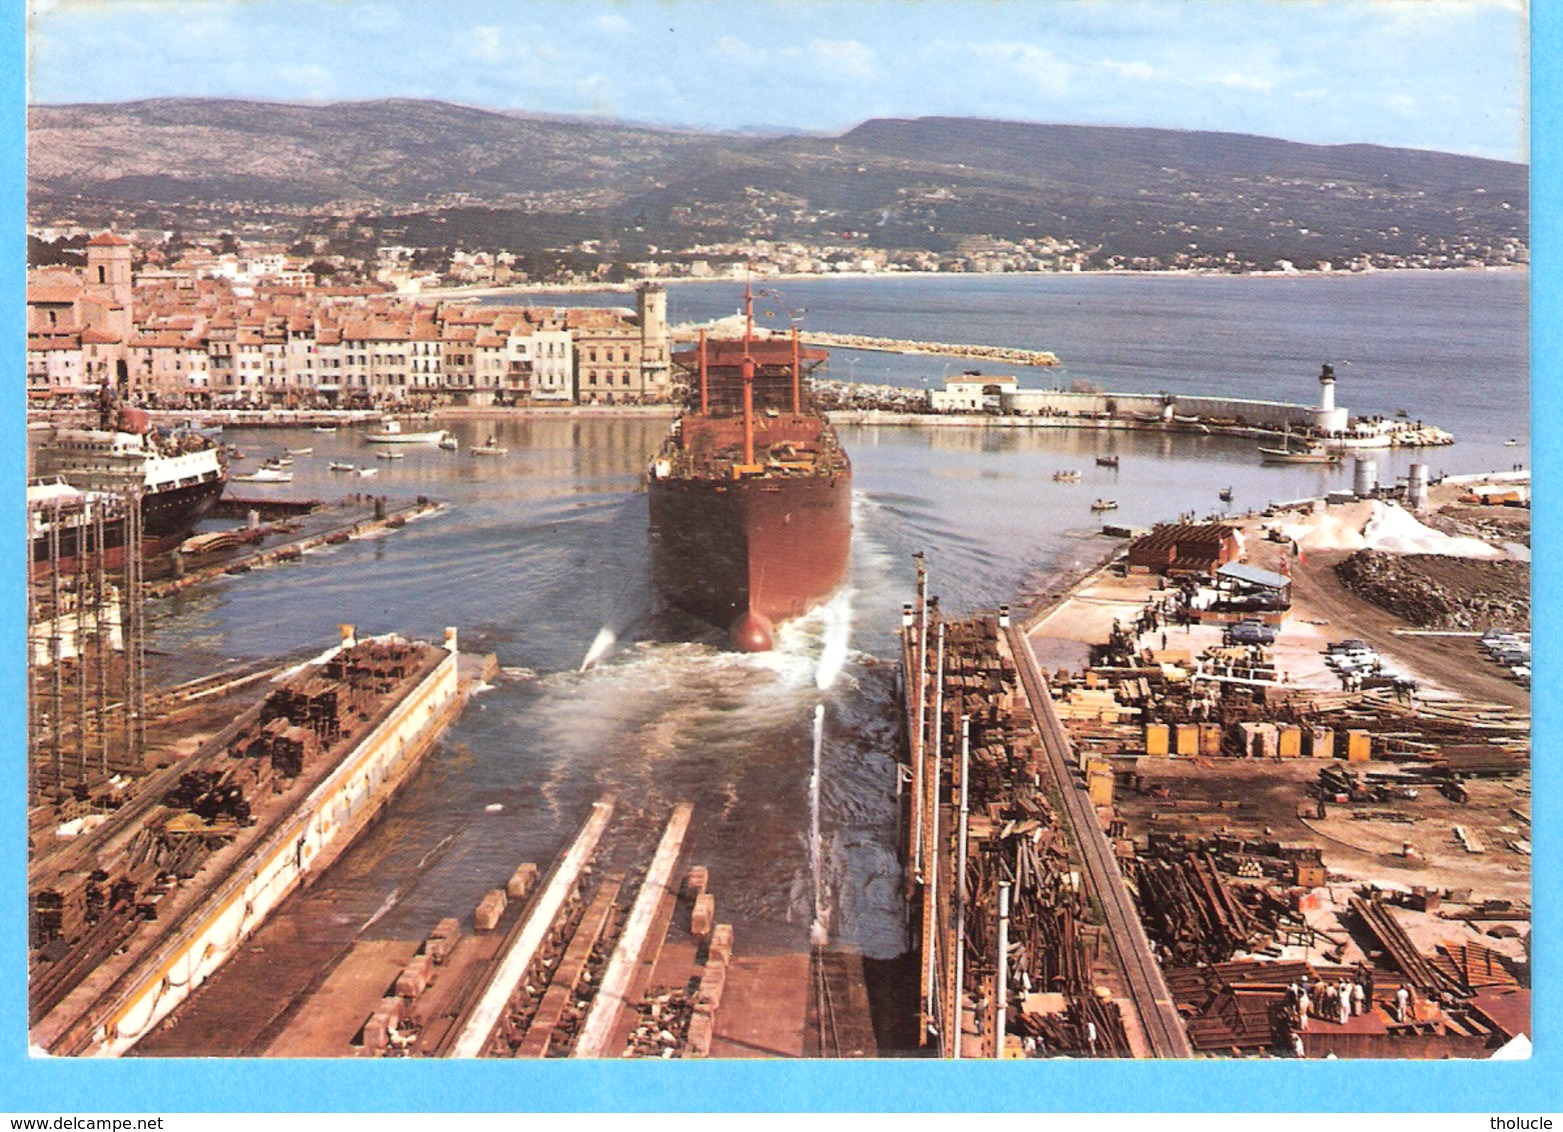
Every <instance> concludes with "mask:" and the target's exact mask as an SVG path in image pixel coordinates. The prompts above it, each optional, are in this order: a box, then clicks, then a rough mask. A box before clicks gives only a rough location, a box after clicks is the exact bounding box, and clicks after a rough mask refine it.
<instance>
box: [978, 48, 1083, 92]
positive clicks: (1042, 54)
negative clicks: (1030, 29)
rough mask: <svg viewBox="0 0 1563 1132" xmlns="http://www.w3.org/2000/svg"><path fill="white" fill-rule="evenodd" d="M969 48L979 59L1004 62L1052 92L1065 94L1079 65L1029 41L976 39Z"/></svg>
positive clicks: (1022, 76)
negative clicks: (976, 41) (989, 41)
mask: <svg viewBox="0 0 1563 1132" xmlns="http://www.w3.org/2000/svg"><path fill="white" fill-rule="evenodd" d="M969 50H970V51H971V53H972V54H973V55H975V56H977V58H978V59H981V60H986V61H988V62H989V63H991V64H995V65H1003V66H1006V67H1008V68H1009V69H1010V70H1012V71H1013V72H1014V73H1015V75H1016V77H1018V78H1021V79H1025V80H1026V81H1028V82H1030V83H1031V84H1032V85H1034V86H1036V87H1039V88H1040V89H1041V90H1043V91H1045V92H1046V93H1048V94H1064V93H1065V92H1067V91H1068V89H1069V80H1070V79H1071V78H1072V77H1073V76H1074V74H1075V72H1076V71H1077V70H1078V69H1079V68H1077V67H1076V66H1075V65H1074V64H1073V63H1065V62H1064V61H1063V60H1061V59H1059V57H1058V56H1057V55H1055V54H1053V52H1051V51H1049V50H1048V49H1047V48H1045V47H1035V46H1032V45H1031V44H1029V43H973V44H970V45H969Z"/></svg>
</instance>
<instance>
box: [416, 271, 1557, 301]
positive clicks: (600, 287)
mask: <svg viewBox="0 0 1563 1132" xmlns="http://www.w3.org/2000/svg"><path fill="white" fill-rule="evenodd" d="M1529 270H1530V269H1529V268H1528V267H1524V266H1513V267H1480V268H1477V267H1450V268H1438V267H1393V268H1379V269H1377V270H1374V271H1248V272H1243V273H1241V274H1238V273H1236V272H1230V271H1170V270H1159V271H1111V270H1101V269H1096V270H1090V271H873V272H868V271H842V272H832V273H830V274H828V275H827V274H824V273H821V272H811V271H794V272H782V273H780V274H776V275H759V276H756V277H755V279H754V282H756V283H759V284H761V285H762V286H763V285H764V284H766V283H768V282H771V281H776V280H780V281H783V282H791V283H795V282H809V281H824V280H832V279H843V280H847V279H850V280H857V281H862V282H870V283H885V282H892V281H894V280H897V279H1003V278H1015V277H1020V278H1027V279H1034V278H1042V279H1054V278H1074V277H1078V276H1091V277H1099V276H1114V277H1118V278H1134V277H1140V276H1155V277H1158V278H1185V277H1186V278H1191V279H1212V278H1230V279H1366V278H1371V277H1372V276H1375V275H1391V274H1393V275H1409V274H1438V275H1448V274H1460V273H1467V274H1490V273H1495V272H1513V271H1529ZM736 282H742V280H740V279H739V278H738V277H737V276H731V277H726V278H724V277H710V278H704V279H693V278H690V277H689V276H678V277H676V278H668V277H656V278H646V279H634V280H629V281H627V282H624V283H512V284H508V285H506V286H503V287H441V288H438V289H435V290H430V291H417V292H407V293H402V292H397V294H398V295H399V296H400V297H402V298H408V299H452V300H461V299H488V298H501V297H503V296H506V295H537V294H546V295H553V294H571V295H593V294H604V295H612V294H622V295H625V296H631V295H633V294H634V293H635V288H637V287H639V286H640V285H641V284H642V283H657V284H661V285H662V286H665V287H678V286H682V285H685V284H691V285H699V284H707V285H710V284H716V283H736Z"/></svg>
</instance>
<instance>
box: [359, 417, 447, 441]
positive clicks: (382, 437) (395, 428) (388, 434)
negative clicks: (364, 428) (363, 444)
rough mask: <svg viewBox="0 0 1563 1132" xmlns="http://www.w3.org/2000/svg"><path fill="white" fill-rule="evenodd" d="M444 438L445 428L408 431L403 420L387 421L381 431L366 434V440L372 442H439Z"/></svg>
mask: <svg viewBox="0 0 1563 1132" xmlns="http://www.w3.org/2000/svg"><path fill="white" fill-rule="evenodd" d="M444 439H445V430H444V429H442V428H437V429H434V430H432V431H430V432H407V431H406V430H405V429H403V428H402V422H401V421H386V422H385V423H384V424H383V425H381V426H380V431H379V432H371V433H368V434H366V435H365V436H364V440H365V441H367V442H368V443H370V444H438V443H439V442H440V441H442V440H444Z"/></svg>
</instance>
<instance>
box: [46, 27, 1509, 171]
mask: <svg viewBox="0 0 1563 1132" xmlns="http://www.w3.org/2000/svg"><path fill="white" fill-rule="evenodd" d="M30 10H31V27H30V35H29V51H30V63H31V68H30V99H31V101H34V102H102V101H119V100H126V99H137V98H147V97H159V96H182V95H198V96H225V97H241V98H266V99H276V100H283V101H303V100H324V101H336V100H350V99H364V98H382V97H415V98H442V99H446V100H449V101H452V102H460V103H464V104H467V105H473V106H486V107H501V108H510V109H523V110H533V111H541V112H547V113H559V114H591V115H601V116H605V117H611V118H618V119H623V120H629V121H639V122H652V123H658V124H664V125H676V126H689V127H699V128H718V129H750V128H765V127H769V128H782V129H790V130H811V131H822V132H835V131H839V130H843V129H846V128H848V127H850V126H852V125H854V124H856V123H857V122H860V121H862V120H863V119H865V118H870V117H876V116H915V115H928V114H948V115H962V116H965V115H970V116H981V117H996V118H1012V119H1019V120H1025V121H1041V122H1076V123H1091V124H1106V125H1132V126H1165V127H1173V128H1182V129H1214V130H1230V131H1236V132H1240V133H1255V134H1265V135H1271V136H1276V137H1284V138H1289V139H1293V140H1297V141H1310V142H1325V143H1333V142H1354V141H1365V142H1375V143H1379V144H1385V145H1402V146H1412V147H1416V148H1422V149H1442V150H1449V151H1452V152H1458V153H1468V154H1476V155H1480V156H1486V157H1498V158H1504V159H1509V160H1526V159H1527V153H1528V145H1527V112H1528V107H1527V86H1528V82H1529V75H1528V66H1527V54H1528V50H1527V28H1526V21H1527V12H1526V5H1525V4H1524V3H1523V0H818V2H813V0H785V2H767V0H727V2H722V3H702V2H691V0H654V2H653V0H624V2H619V3H609V2H589V0H530V2H526V3H505V2H498V0H424V2H422V3H404V2H401V0H372V2H366V3H357V2H332V0H34V2H33V3H32V4H31V6H30Z"/></svg>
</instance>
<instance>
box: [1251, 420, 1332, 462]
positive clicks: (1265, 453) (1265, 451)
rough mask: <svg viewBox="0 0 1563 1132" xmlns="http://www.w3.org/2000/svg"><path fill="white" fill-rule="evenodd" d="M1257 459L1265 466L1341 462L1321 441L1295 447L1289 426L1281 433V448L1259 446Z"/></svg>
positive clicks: (1307, 442) (1311, 441)
mask: <svg viewBox="0 0 1563 1132" xmlns="http://www.w3.org/2000/svg"><path fill="white" fill-rule="evenodd" d="M1259 457H1260V460H1261V461H1262V462H1263V463H1266V464H1338V463H1340V461H1341V454H1340V453H1339V452H1337V451H1335V450H1334V449H1331V448H1327V447H1325V445H1324V444H1323V442H1322V441H1318V440H1310V441H1306V442H1304V444H1303V446H1302V447H1301V448H1298V447H1295V446H1294V445H1293V444H1292V429H1291V426H1290V425H1287V426H1286V428H1285V430H1284V431H1283V432H1282V433H1281V447H1279V448H1267V447H1265V446H1264V445H1263V444H1261V445H1260V446H1259Z"/></svg>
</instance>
